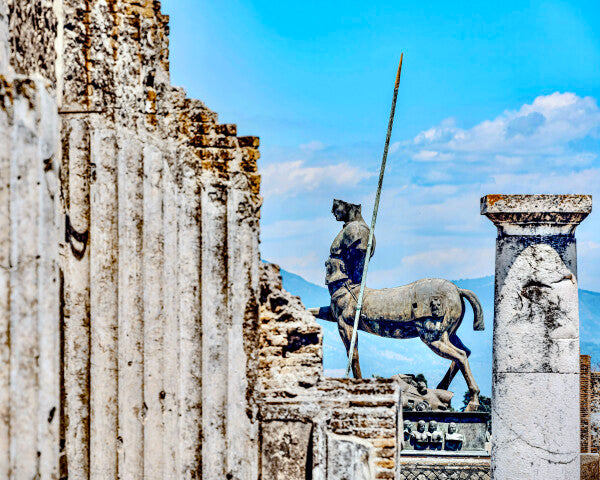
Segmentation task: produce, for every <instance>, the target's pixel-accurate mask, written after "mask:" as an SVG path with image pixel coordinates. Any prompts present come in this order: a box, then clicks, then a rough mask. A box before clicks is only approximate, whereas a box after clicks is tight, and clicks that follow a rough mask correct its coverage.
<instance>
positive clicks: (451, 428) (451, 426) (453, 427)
mask: <svg viewBox="0 0 600 480" xmlns="http://www.w3.org/2000/svg"><path fill="white" fill-rule="evenodd" d="M448 433H456V423H454V422H450V424H449V425H448Z"/></svg>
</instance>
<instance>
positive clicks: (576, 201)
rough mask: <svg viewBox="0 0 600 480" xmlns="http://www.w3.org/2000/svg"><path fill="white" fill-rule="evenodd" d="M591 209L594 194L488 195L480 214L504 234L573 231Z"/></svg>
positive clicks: (559, 233) (483, 201)
mask: <svg viewBox="0 0 600 480" xmlns="http://www.w3.org/2000/svg"><path fill="white" fill-rule="evenodd" d="M591 211H592V196H591V195H486V196H485V197H482V198H481V214H482V215H485V216H486V217H488V218H489V219H490V220H491V221H492V222H493V223H494V224H495V225H496V226H497V227H498V233H499V234H501V235H572V234H573V233H574V231H575V227H577V225H579V224H580V223H581V222H582V221H583V219H584V218H586V217H587V216H588V215H589V214H590V212H591Z"/></svg>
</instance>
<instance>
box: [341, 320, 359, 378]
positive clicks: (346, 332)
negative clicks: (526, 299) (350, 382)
mask: <svg viewBox="0 0 600 480" xmlns="http://www.w3.org/2000/svg"><path fill="white" fill-rule="evenodd" d="M338 331H339V332H340V337H342V342H344V346H345V347H346V355H348V354H349V353H350V341H351V338H352V325H347V324H346V322H344V321H343V320H342V319H340V320H338ZM352 374H353V375H354V378H362V375H361V373H360V364H359V362H358V335H357V336H356V343H355V344H354V354H353V355H352Z"/></svg>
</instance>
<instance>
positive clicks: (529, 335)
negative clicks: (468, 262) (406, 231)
mask: <svg viewBox="0 0 600 480" xmlns="http://www.w3.org/2000/svg"><path fill="white" fill-rule="evenodd" d="M591 210H592V198H591V196H588V195H487V196H485V197H483V198H482V200H481V213H482V215H486V216H487V217H488V218H489V219H490V220H491V221H492V222H494V224H495V225H496V226H497V227H498V238H497V240H496V291H495V301H494V309H495V314H494V353H493V379H492V397H493V398H492V426H493V433H492V478H493V479H494V480H513V479H516V478H543V479H544V480H554V479H556V480H559V479H561V480H562V479H566V478H573V479H576V478H579V470H580V469H579V311H578V296H577V253H576V247H575V235H574V234H575V227H577V225H579V223H580V222H581V221H582V220H583V219H584V218H585V217H586V216H587V215H588V214H589V213H590V212H591Z"/></svg>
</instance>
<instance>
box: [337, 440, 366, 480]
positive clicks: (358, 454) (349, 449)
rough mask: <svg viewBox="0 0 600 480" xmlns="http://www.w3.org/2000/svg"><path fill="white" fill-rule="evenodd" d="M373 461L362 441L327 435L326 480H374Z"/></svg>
mask: <svg viewBox="0 0 600 480" xmlns="http://www.w3.org/2000/svg"><path fill="white" fill-rule="evenodd" d="M373 459H374V452H373V447H372V446H371V445H370V444H369V443H367V442H365V441H364V440H361V439H358V438H355V437H352V436H342V435H335V434H333V433H330V432H328V433H327V480H374V479H375V474H374V468H373Z"/></svg>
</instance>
